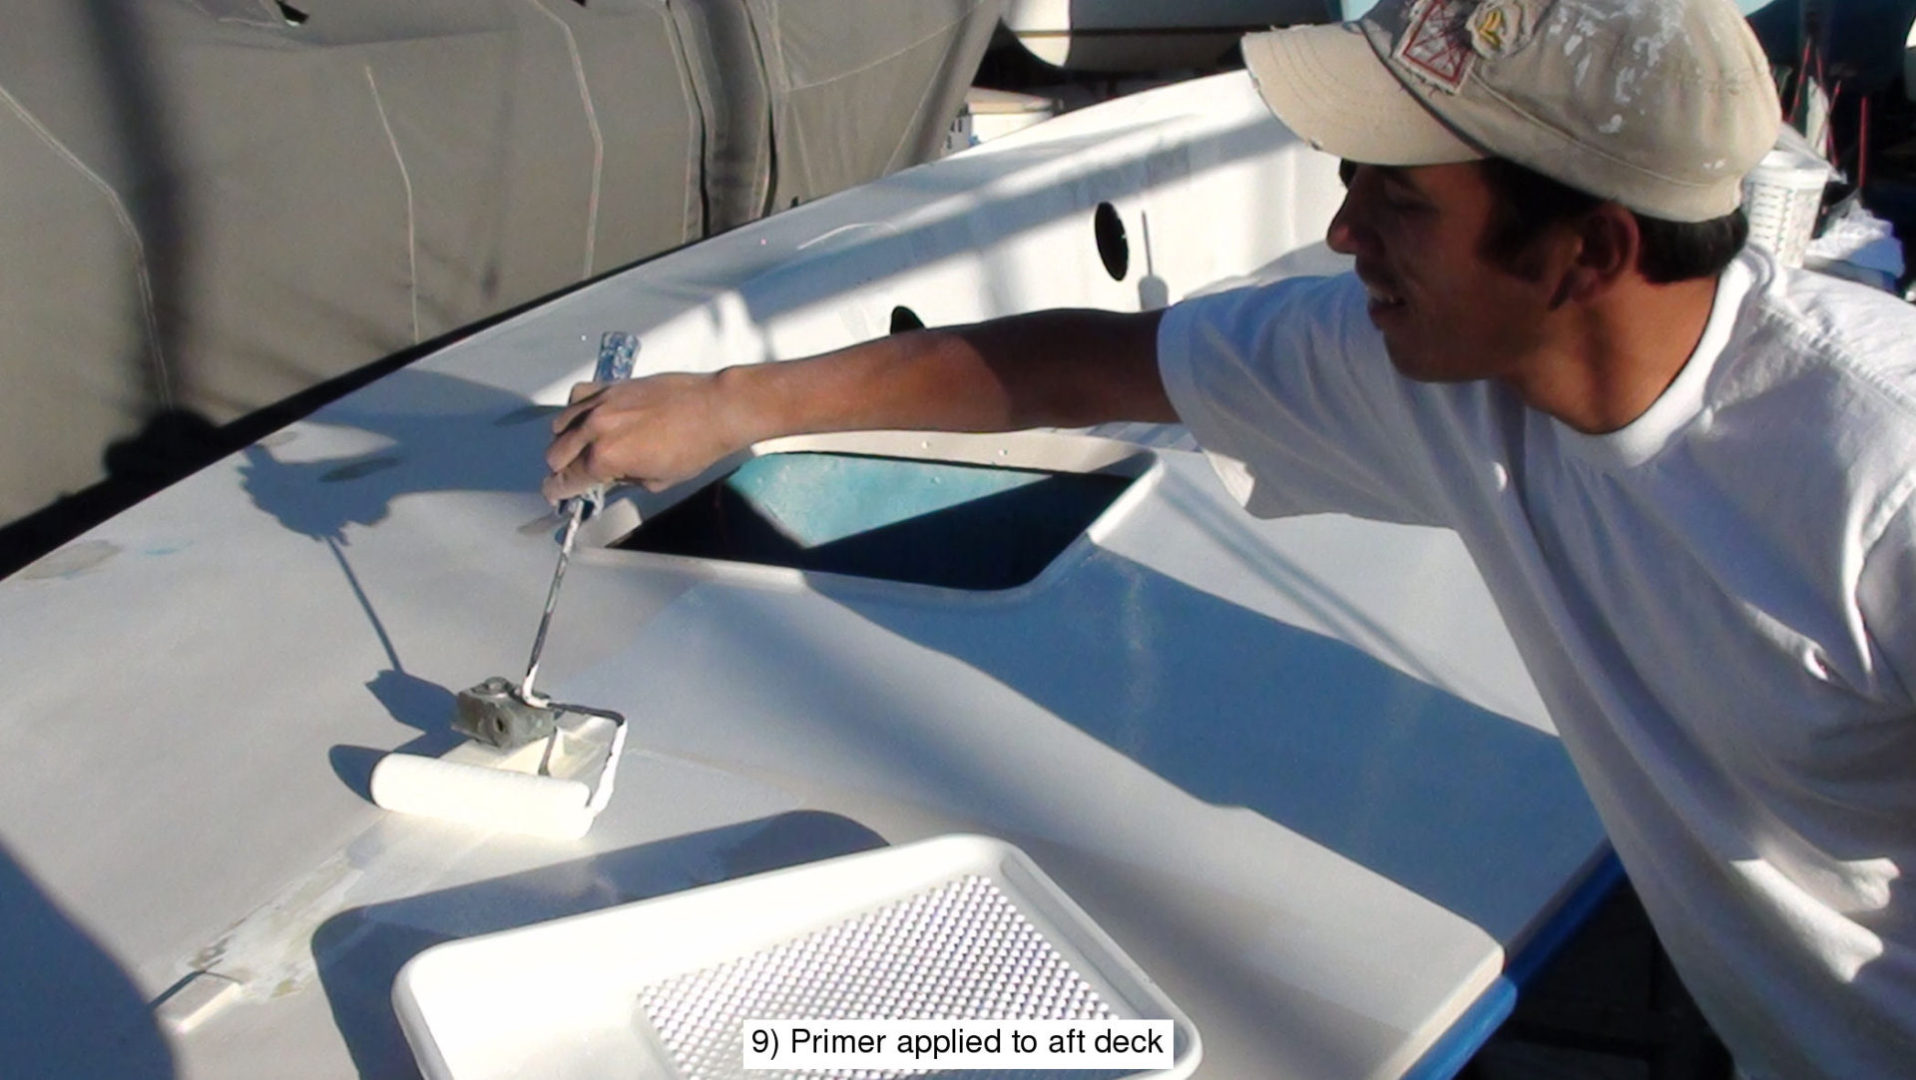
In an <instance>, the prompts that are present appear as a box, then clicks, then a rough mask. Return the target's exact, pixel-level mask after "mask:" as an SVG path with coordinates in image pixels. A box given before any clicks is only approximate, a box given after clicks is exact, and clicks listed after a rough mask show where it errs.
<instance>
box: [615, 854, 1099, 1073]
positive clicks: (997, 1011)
mask: <svg viewBox="0 0 1916 1080" xmlns="http://www.w3.org/2000/svg"><path fill="white" fill-rule="evenodd" d="M639 1003H640V1005H641V1007H643V1008H644V1010H645V1014H646V1017H647V1018H648V1019H649V1020H650V1021H651V1022H652V1025H653V1027H654V1029H655V1030H656V1031H657V1032H658V1036H659V1041H660V1043H661V1044H662V1045H663V1047H664V1049H665V1051H666V1053H667V1054H668V1055H669V1056H670V1057H671V1059H672V1062H673V1064H675V1065H676V1066H677V1067H678V1069H679V1072H680V1073H681V1075H683V1076H684V1077H685V1078H686V1080H735V1078H736V1080H746V1078H749V1077H761V1078H765V1080H771V1078H773V1077H782V1076H794V1077H796V1076H799V1075H801V1074H799V1073H789V1074H788V1073H777V1072H765V1071H755V1072H749V1073H748V1072H746V1071H745V1070H744V1069H743V1068H742V1067H741V1066H740V1060H741V1056H742V1052H743V1046H742V1043H741V1036H740V1030H741V1028H740V1025H741V1023H742V1022H743V1021H746V1020H861V1019H869V1020H951V1019H957V1020H1105V1019H1115V1018H1116V1017H1115V1015H1114V1014H1113V1013H1112V1011H1111V1007H1110V1006H1109V1005H1107V1004H1105V1002H1104V999H1103V998H1102V997H1101V996H1100V995H1099V994H1098V992H1097V990H1095V989H1094V988H1093V987H1092V986H1091V984H1090V983H1088V982H1086V981H1085V980H1084V979H1083V977H1081V976H1080V975H1079V974H1078V972H1077V970H1076V969H1075V968H1073V967H1072V966H1071V962H1070V961H1069V960H1067V959H1065V957H1064V955H1063V954H1062V953H1060V952H1059V951H1058V950H1057V949H1056V948H1054V947H1052V944H1051V942H1050V940H1049V939H1047V938H1046V937H1045V935H1044V932H1043V931H1041V930H1039V929H1038V928H1037V927H1036V926H1034V925H1033V924H1032V923H1031V921H1030V920H1029V919H1026V918H1025V917H1024V915H1023V914H1022V913H1021V912H1020V911H1019V910H1018V906H1017V904H1015V903H1013V902H1012V900H1011V898H1010V897H1009V896H1007V895H1006V894H1005V892H1004V890H1002V889H1000V888H998V886H997V884H996V883H995V882H993V881H991V880H990V879H989V878H985V877H983V876H981V875H977V874H968V875H966V876H964V877H963V878H960V879H958V880H956V881H952V882H950V883H948V884H945V885H941V886H938V887H936V888H934V889H930V890H928V891H926V892H922V893H919V894H918V895H916V896H913V897H911V898H909V899H907V900H901V901H898V902H896V903H893V904H887V905H885V906H884V907H881V908H878V909H876V910H874V911H870V912H867V913H865V914H863V915H859V916H856V917H854V918H850V919H846V920H845V921H843V922H840V923H836V924H834V925H832V926H829V927H827V928H825V929H823V930H819V931H816V932H814V933H811V934H807V935H805V936H804V937H801V938H798V939H796V940H794V941H791V942H788V943H786V944H783V945H776V946H773V947H772V948H770V949H764V950H761V951H759V952H756V953H753V954H752V955H750V956H746V957H741V958H740V959H738V960H734V961H731V962H730V963H726V964H720V965H717V966H714V967H711V968H707V969H705V970H703V971H696V972H692V973H690V974H687V975H682V976H679V977H677V978H673V979H667V980H665V981H663V982H659V983H655V984H653V985H651V986H648V987H646V988H645V989H643V990H641V991H640V992H639ZM803 1075H807V1076H818V1075H819V1074H818V1073H815V1072H814V1073H807V1074H803ZM871 1075H875V1076H883V1077H892V1076H914V1075H923V1072H922V1071H911V1072H906V1071H894V1072H879V1073H874V1074H871ZM964 1075H966V1076H968V1077H972V1078H975V1080H996V1078H999V1077H1007V1076H1014V1075H1015V1076H1030V1075H1037V1074H1033V1073H1026V1072H1019V1073H1006V1072H996V1073H994V1072H986V1071H976V1070H974V1071H969V1072H967V1073H965V1074H964ZM1122 1075H1124V1074H1123V1073H1114V1072H1105V1073H1099V1072H1095V1071H1086V1072H1079V1073H1075V1074H1074V1076H1077V1077H1081V1078H1083V1080H1095V1078H1099V1077H1114V1076H1122Z"/></svg>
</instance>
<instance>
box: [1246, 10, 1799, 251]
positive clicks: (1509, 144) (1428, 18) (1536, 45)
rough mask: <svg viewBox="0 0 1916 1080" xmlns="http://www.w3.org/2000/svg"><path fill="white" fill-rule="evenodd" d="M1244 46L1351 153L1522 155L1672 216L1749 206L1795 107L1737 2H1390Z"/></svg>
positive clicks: (1288, 99) (1286, 111)
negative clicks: (1786, 104)
mask: <svg viewBox="0 0 1916 1080" xmlns="http://www.w3.org/2000/svg"><path fill="white" fill-rule="evenodd" d="M1244 59H1245V63H1246V65H1247V66H1248V67H1249V68H1250V70H1251V76H1252V78H1254V79H1255V80H1256V82H1257V88H1258V91H1259V93H1261V94H1262V95H1263V96H1264V101H1265V103H1266V104H1268V105H1269V106H1270V107H1271V110H1272V111H1273V112H1275V113H1277V116H1278V119H1280V120H1282V121H1284V123H1285V124H1287V125H1289V126H1290V128H1291V129H1292V130H1293V131H1295V132H1297V133H1298V134H1299V135H1300V136H1302V137H1303V138H1305V139H1307V140H1309V142H1310V143H1311V144H1312V145H1313V146H1316V147H1318V148H1320V149H1323V150H1326V151H1328V152H1330V153H1333V154H1336V155H1338V156H1339V157H1343V158H1349V159H1350V160H1352V161H1359V162H1365V163H1368V164H1372V165H1438V164H1444V163H1446V162H1454V161H1472V160H1476V159H1479V158H1485V157H1501V158H1508V159H1509V160H1511V161H1514V162H1516V163H1518V164H1519V165H1523V166H1526V167H1528V168H1531V169H1534V170H1536V171H1537V172H1540V173H1543V174H1544V175H1546V176H1549V177H1553V178H1555V179H1557V180H1560V181H1562V182H1564V183H1566V184H1569V185H1570V186H1572V187H1575V188H1577V189H1579V190H1582V191H1586V192H1589V193H1590V194H1592V195H1596V196H1599V197H1600V198H1605V199H1611V200H1614V201H1616V202H1619V203H1622V204H1623V205H1624V206H1627V207H1629V208H1630V209H1632V210H1635V211H1637V212H1639V213H1642V214H1646V215H1649V216H1651V217H1658V218H1664V219H1667V220H1671V221H1704V220H1707V219H1709V218H1714V217H1720V216H1722V215H1724V214H1727V213H1729V212H1730V211H1732V210H1734V209H1736V207H1737V205H1738V204H1739V202H1740V201H1741V198H1742V190H1741V184H1742V180H1743V176H1744V174H1745V173H1747V172H1749V170H1750V169H1751V168H1753V167H1754V166H1755V165H1756V163H1757V162H1758V161H1759V160H1760V159H1761V158H1762V157H1763V154H1764V153H1765V152H1766V151H1768V150H1769V149H1770V147H1771V146H1772V145H1773V144H1774V143H1775V142H1776V137H1777V133H1778V130H1779V125H1780V123H1781V115H1782V109H1781V107H1780V106H1779V105H1778V103H1777V98H1776V86H1775V83H1774V82H1773V81H1772V80H1771V77H1770V68H1769V62H1768V60H1767V59H1765V57H1764V55H1763V49H1762V47H1761V46H1760V45H1758V44H1757V41H1756V36H1755V35H1754V34H1753V33H1751V31H1750V28H1749V25H1748V24H1747V23H1746V22H1744V20H1743V16H1742V15H1741V14H1739V13H1738V12H1737V9H1736V7H1735V5H1733V4H1732V3H1730V0H1382V2H1380V3H1379V4H1378V5H1377V6H1376V7H1375V8H1372V9H1371V10H1370V11H1369V12H1368V13H1367V14H1365V15H1364V17H1363V18H1361V19H1359V20H1357V21H1356V22H1348V23H1343V24H1341V25H1336V26H1310V27H1299V28H1295V29H1289V30H1273V31H1269V32H1267V33H1259V34H1251V35H1248V36H1247V37H1245V39H1244Z"/></svg>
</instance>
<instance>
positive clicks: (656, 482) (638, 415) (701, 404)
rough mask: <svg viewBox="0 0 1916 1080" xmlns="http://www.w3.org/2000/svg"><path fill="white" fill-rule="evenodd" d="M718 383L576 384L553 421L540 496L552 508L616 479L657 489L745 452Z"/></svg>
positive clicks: (679, 378)
mask: <svg viewBox="0 0 1916 1080" xmlns="http://www.w3.org/2000/svg"><path fill="white" fill-rule="evenodd" d="M718 382H719V380H718V378H717V377H716V376H712V375H695V374H670V375H654V376H651V377H649V378H643V379H632V380H630V381H626V382H617V383H589V382H588V383H580V384H578V385H577V386H574V387H573V388H572V403H571V404H570V405H568V406H567V407H566V409H565V411H564V412H561V413H560V414H559V415H558V416H557V417H556V418H555V419H554V420H553V421H552V432H553V435H554V438H553V440H552V445H551V447H549V448H548V449H547V450H546V466H547V467H548V468H550V469H551V470H552V475H550V476H548V477H546V480H545V484H544V486H543V490H544V493H545V497H546V498H547V499H549V500H551V501H552V502H554V503H557V502H559V501H560V500H561V499H567V498H571V497H572V496H574V495H578V494H580V493H581V492H584V491H585V490H586V489H588V488H591V487H593V486H595V485H598V484H610V483H614V482H619V481H627V482H631V483H637V484H640V485H643V486H644V487H645V488H647V489H648V490H652V491H658V490H660V489H662V488H667V487H671V486H672V485H673V484H676V483H679V482H680V481H682V480H688V479H690V478H692V477H694V476H697V475H698V474H699V473H700V472H702V471H704V470H705V469H706V468H708V467H710V466H711V465H712V463H714V462H716V461H718V460H719V459H720V458H722V457H724V456H725V455H727V454H730V453H732V452H734V451H737V450H741V449H743V448H744V447H745V445H747V441H749V440H747V441H739V440H738V439H737V437H736V436H735V434H734V432H733V430H732V427H731V425H729V424H728V423H727V420H728V414H727V402H726V400H725V398H724V395H723V394H722V392H721V391H720V389H719V385H718Z"/></svg>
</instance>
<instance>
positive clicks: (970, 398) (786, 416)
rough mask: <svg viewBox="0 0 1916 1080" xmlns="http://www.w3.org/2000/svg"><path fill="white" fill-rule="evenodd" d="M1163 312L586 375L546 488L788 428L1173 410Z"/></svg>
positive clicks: (1106, 416)
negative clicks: (641, 374)
mask: <svg viewBox="0 0 1916 1080" xmlns="http://www.w3.org/2000/svg"><path fill="white" fill-rule="evenodd" d="M1160 315H1161V313H1160V312H1155V311H1152V312H1144V313H1141V314H1135V315H1127V314H1119V313H1116V312H1108V311H1075V310H1074V311H1044V312H1037V313H1034V314H1030V315H1015V316H1011V317H1008V318H1003V319H996V320H993V321H991V322H983V323H974V324H972V325H970V326H957V327H949V328H944V329H937V330H917V331H912V332H910V333H903V334H893V335H891V336H890V337H884V338H878V339H876V340H874V341H868V342H865V343H864V344H861V345H853V346H851V347H850V348H846V349H840V350H838V351H837V352H831V353H826V354H824V355H821V356H814V357H811V358H809V359H805V360H792V361H787V362H784V363H767V364H747V365H743V366H740V367H732V368H726V369H724V370H722V371H719V372H716V373H713V374H709V375H707V374H672V375H656V376H652V377H650V378H644V379H634V380H632V381H630V382H622V383H613V384H610V385H600V384H597V383H580V384H579V385H578V386H576V387H574V388H573V390H572V404H571V405H570V406H568V407H567V408H566V410H565V411H564V412H562V413H560V414H559V416H558V417H557V418H556V419H555V420H554V421H553V425H552V429H553V432H554V435H555V438H554V439H553V441H552V446H551V448H550V449H548V450H547V451H546V464H547V466H549V467H550V468H551V470H552V475H551V476H549V477H547V479H546V482H545V494H546V497H547V498H549V499H553V500H555V501H556V500H558V499H561V498H565V497H567V496H569V495H575V494H577V493H579V492H581V491H583V490H585V489H586V488H588V487H590V486H592V485H593V484H597V483H605V482H609V481H616V480H626V481H633V482H636V483H640V484H643V485H645V486H646V487H648V488H651V489H653V490H658V489H660V488H664V487H669V486H671V485H672V484H675V483H678V482H679V481H681V480H686V479H689V478H690V477H692V476H696V475H697V474H698V473H699V472H701V471H702V470H704V469H705V468H706V467H708V466H709V465H711V464H712V463H713V462H715V461H717V460H719V459H720V458H722V457H724V456H725V455H727V454H730V453H733V452H734V451H737V450H741V449H743V448H745V447H747V446H750V445H751V444H752V443H755V442H759V441H762V440H764V439H771V438H776V437H778V436H782V435H812V434H818V433H821V432H828V431H866V430H875V429H902V430H909V431H1019V430H1023V429H1025V428H1032V427H1084V426H1088V425H1091V424H1098V423H1105V422H1109V421H1114V420H1145V421H1172V420H1175V419H1177V417H1176V414H1175V413H1173V412H1172V410H1171V402H1170V399H1169V398H1168V397H1166V396H1165V392H1164V384H1163V382H1162V380H1161V379H1160V378H1159V376H1158V367H1157V328H1158V319H1159V317H1160Z"/></svg>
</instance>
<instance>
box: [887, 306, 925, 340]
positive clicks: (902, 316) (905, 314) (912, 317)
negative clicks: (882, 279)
mask: <svg viewBox="0 0 1916 1080" xmlns="http://www.w3.org/2000/svg"><path fill="white" fill-rule="evenodd" d="M924 328H925V320H923V319H921V318H919V317H918V313H917V312H916V311H913V310H912V309H910V308H908V307H906V306H905V305H903V304H900V305H898V306H897V307H895V308H892V309H891V332H892V333H894V334H902V333H904V332H905V331H907V330H923V329H924Z"/></svg>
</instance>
